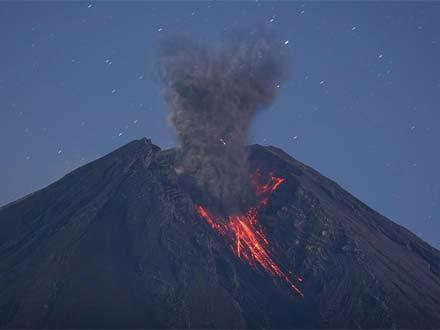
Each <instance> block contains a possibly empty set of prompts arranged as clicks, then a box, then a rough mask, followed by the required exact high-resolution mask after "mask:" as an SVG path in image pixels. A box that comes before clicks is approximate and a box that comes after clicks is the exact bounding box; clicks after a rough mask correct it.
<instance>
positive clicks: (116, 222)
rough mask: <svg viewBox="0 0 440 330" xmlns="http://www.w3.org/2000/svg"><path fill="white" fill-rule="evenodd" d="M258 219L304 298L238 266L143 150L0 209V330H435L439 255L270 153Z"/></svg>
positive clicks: (165, 165) (179, 186)
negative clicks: (270, 185) (273, 179)
mask: <svg viewBox="0 0 440 330" xmlns="http://www.w3.org/2000/svg"><path fill="white" fill-rule="evenodd" d="M249 155H250V165H251V168H253V169H255V168H259V169H260V170H261V171H262V172H269V171H272V172H274V173H276V174H277V175H279V176H281V177H283V178H284V179H285V181H284V182H283V184H281V185H280V186H279V188H278V189H277V190H276V191H275V192H274V193H273V194H272V195H271V196H270V198H269V200H268V203H267V205H266V206H265V207H264V208H263V209H261V210H259V221H260V223H261V226H262V229H263V230H264V233H265V235H266V237H267V239H268V241H269V242H270V246H271V251H272V252H273V255H274V256H276V258H277V260H278V261H279V263H280V264H282V265H284V267H285V269H288V270H289V273H291V274H292V276H298V277H300V278H301V279H302V281H301V282H300V283H298V286H300V289H301V291H302V292H303V293H304V298H301V297H300V296H298V295H296V294H294V293H292V291H291V290H289V288H288V287H287V286H286V285H284V284H283V283H282V282H280V281H276V280H275V279H274V278H273V277H271V276H270V274H268V273H267V272H264V271H262V270H261V269H259V268H258V267H257V268H252V267H249V265H248V264H247V263H245V262H243V260H241V259H239V258H237V256H236V255H235V254H234V253H233V251H231V249H230V247H229V246H228V245H227V244H226V242H225V240H224V239H223V238H222V237H221V236H219V235H218V234H217V233H216V232H215V231H213V230H212V228H211V227H210V226H209V225H208V224H207V223H206V221H204V220H203V219H201V217H200V216H199V215H198V214H197V212H196V211H195V205H196V203H197V201H196V200H195V199H196V198H197V196H195V195H194V193H193V192H192V191H190V189H188V185H187V184H185V183H184V182H182V180H181V179H179V177H178V176H177V175H176V173H175V171H174V166H173V160H174V151H173V150H165V151H161V150H160V149H159V148H158V147H157V146H155V145H153V144H152V143H151V142H150V141H149V140H147V139H141V140H138V141H133V142H131V143H129V144H127V145H126V146H124V147H122V148H120V149H118V150H116V151H114V152H112V153H111V154H109V155H107V156H105V157H103V158H101V159H98V160H96V161H94V162H92V163H90V164H88V165H86V166H83V167H81V168H79V169H77V170H75V171H73V172H71V173H70V174H68V175H66V176H65V177H64V178H62V179H61V180H59V181H57V182H56V183H54V184H52V185H50V186H48V187H47V188H44V189H42V190H40V191H38V192H35V193H33V194H31V195H29V196H27V197H25V198H23V199H21V200H18V201H16V202H14V203H11V204H8V205H6V206H4V207H2V208H0V327H3V328H23V327H32V328H42V327H48V328H152V327H154V328H170V327H174V328H226V327H227V328H232V327H234V328H262V327H264V328H311V327H325V328H329V327H330V328H358V327H361V328H392V327H393V328H440V252H439V251H437V250H436V249H434V248H432V247H431V246H429V245H428V244H426V243H425V242H423V241H422V240H420V239H419V238H418V237H416V236H415V235H413V234H412V233H411V232H409V231H408V230H406V229H404V228H403V227H401V226H399V225H397V224H395V223H393V222H392V221H390V220H388V219H386V218H384V217H383V216H381V215H380V214H378V213H377V212H375V211H374V210H372V209H370V208H369V207H367V206H366V205H365V204H363V203H361V202H360V201H359V200H357V199H356V198H354V197H353V196H351V195H350V194H349V193H347V192H346V191H344V190H343V189H342V188H341V187H339V186H338V185H337V184H335V183H334V182H332V181H330V180H328V179H326V178H325V177H323V176H321V175H320V174H319V173H317V172H316V171H314V170H313V169H311V168H309V167H307V166H305V165H303V164H301V163H300V162H298V161H296V160H294V159H293V158H291V157H290V156H289V155H287V154H286V153H284V152H283V151H282V150H280V149H277V148H274V147H262V146H258V145H254V146H250V147H249Z"/></svg>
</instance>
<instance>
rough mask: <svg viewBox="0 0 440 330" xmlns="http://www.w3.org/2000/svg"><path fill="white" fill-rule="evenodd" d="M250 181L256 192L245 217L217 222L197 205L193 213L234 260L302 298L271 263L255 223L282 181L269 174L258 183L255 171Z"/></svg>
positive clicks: (281, 271)
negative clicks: (222, 241)
mask: <svg viewBox="0 0 440 330" xmlns="http://www.w3.org/2000/svg"><path fill="white" fill-rule="evenodd" d="M251 180H252V182H253V183H254V185H255V188H256V194H257V197H258V204H257V206H254V207H251V208H249V209H248V211H247V212H246V213H245V214H238V215H230V216H228V217H227V218H226V219H220V218H218V217H215V216H213V215H212V214H210V213H209V212H208V211H207V210H206V209H205V208H204V207H203V206H200V205H197V206H196V210H197V213H198V214H199V215H200V216H201V217H202V218H203V219H205V221H206V222H207V223H208V224H209V225H210V226H211V228H212V229H213V230H214V231H215V232H217V233H218V234H219V235H221V236H222V237H223V238H224V239H225V240H226V241H227V243H228V244H229V246H230V247H231V249H232V251H233V252H234V254H235V255H236V256H237V257H239V258H240V259H242V260H244V261H245V262H247V263H248V264H249V265H250V266H251V267H252V268H257V267H261V268H262V269H264V270H265V271H266V272H267V273H269V274H270V275H272V276H273V277H275V278H279V279H281V280H283V281H285V282H286V283H287V284H288V285H289V286H290V288H291V289H292V290H294V291H295V292H296V293H297V294H298V295H300V296H301V297H304V295H303V293H302V292H301V290H300V289H299V288H298V287H297V286H296V285H295V284H294V283H293V281H292V280H291V279H290V278H289V276H287V274H286V272H285V271H283V270H282V268H281V265H279V264H277V263H276V262H275V260H274V259H273V257H272V255H271V252H270V244H269V241H268V240H267V238H266V235H265V234H264V232H263V230H262V228H261V225H260V224H259V222H258V210H259V208H261V207H264V206H265V205H267V202H268V200H269V195H270V194H271V193H272V192H273V191H275V190H276V189H277V188H278V187H279V186H280V185H281V183H283V182H284V179H283V178H279V177H276V176H274V175H273V174H272V173H270V174H269V178H268V180H267V181H266V182H265V183H262V182H261V181H262V175H261V172H260V171H259V170H257V171H256V172H255V173H254V174H253V175H252V176H251ZM298 282H301V281H298Z"/></svg>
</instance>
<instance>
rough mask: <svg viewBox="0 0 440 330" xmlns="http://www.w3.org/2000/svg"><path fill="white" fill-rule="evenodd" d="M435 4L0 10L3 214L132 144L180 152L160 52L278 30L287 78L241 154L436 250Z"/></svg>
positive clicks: (438, 42)
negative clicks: (159, 42)
mask: <svg viewBox="0 0 440 330" xmlns="http://www.w3.org/2000/svg"><path fill="white" fill-rule="evenodd" d="M439 17H440V2H437V1H431V2H421V1H418V2H377V1H375V2H355V1H350V2H349V1H346V2H293V1H292V2H288V1H283V2H261V1H252V2H202V1H197V2H161V3H156V2H103V1H102V2H101V1H99V2H98V1H97V2H59V3H55V2H18V1H17V2H7V1H2V2H0V41H1V44H0V45H1V46H0V47H1V51H0V123H1V124H0V125H1V126H0V150H1V153H0V168H1V171H0V187H1V188H0V205H4V204H6V203H8V202H10V201H13V200H15V199H17V198H19V197H22V196H24V195H26V194H28V193H30V192H32V191H34V190H36V189H39V188H42V187H44V186H46V185H47V184H49V183H51V182H53V181H54V180H57V179H59V178H60V177H61V176H63V175H64V174H66V173H68V172H69V171H71V170H73V169H74V168H76V167H78V166H81V165H83V164H85V163H87V162H89V161H91V160H94V159H96V158H97V157H99V156H102V155H104V154H106V153H108V152H110V151H112V150H113V149H114V148H116V147H118V146H121V145H123V144H125V143H127V142H129V141H131V140H133V139H137V138H140V137H144V136H146V137H150V138H151V139H152V140H153V142H154V143H155V144H157V145H159V146H160V147H162V148H168V147H171V146H174V145H176V143H177V142H176V140H175V137H174V135H173V132H172V130H171V129H170V128H169V127H168V126H167V122H166V113H167V110H166V107H165V105H164V102H163V100H162V98H161V94H160V88H159V85H158V84H157V83H156V82H154V80H153V79H152V61H153V58H152V52H153V47H154V44H155V40H156V39H157V37H158V36H160V34H161V33H164V32H166V31H170V30H173V31H179V30H187V31H193V32H194V33H196V34H198V35H200V36H202V37H203V38H205V39H208V40H210V39H215V38H218V36H219V33H220V32H221V31H222V29H225V28H226V29H227V28H230V27H231V26H234V25H236V24H240V25H247V24H253V23H255V22H258V21H265V20H266V21H268V20H271V19H273V22H272V24H277V25H278V26H279V30H280V33H281V34H282V37H283V39H285V40H288V41H289V47H290V48H291V50H292V53H293V56H292V63H291V78H290V80H289V81H288V82H286V83H284V84H283V86H281V88H280V94H279V96H278V98H277V99H276V101H275V103H274V104H273V106H272V107H270V108H269V109H267V110H266V111H264V112H261V113H260V114H259V115H258V117H257V118H256V120H255V122H254V125H253V127H252V130H251V132H250V136H249V141H250V142H256V143H260V144H264V145H266V144H271V145H275V146H278V147H281V148H283V149H284V150H286V151H287V152H288V153H289V154H291V155H292V156H294V157H295V158H297V159H299V160H301V161H303V162H305V163H306V164H308V165H310V166H312V167H314V168H315V169H317V170H318V171H320V172H321V173H322V174H324V175H326V176H328V177H330V178H331V179H333V180H335V181H336V182H338V183H339V184H341V185H342V186H343V187H344V188H345V189H347V190H348V191H349V192H351V193H352V194H354V195H355V196H356V197H358V198H360V199H361V200H362V201H364V202H366V203H367V204H368V205H370V206H371V207H373V208H375V209H376V210H378V211H379V212H381V213H383V214H384V215H386V216H388V217H389V218H391V219H392V220H394V221H396V222H398V223H399V224H402V225H403V226H405V227H407V228H409V229H410V230H412V231H414V232H415V233H416V234H418V235H419V236H421V237H422V238H423V239H425V240H427V241H428V242H430V243H431V244H432V245H433V246H436V247H437V248H439V247H440V151H439V141H440V127H439V124H440V109H439V106H440V64H439V59H440V19H439Z"/></svg>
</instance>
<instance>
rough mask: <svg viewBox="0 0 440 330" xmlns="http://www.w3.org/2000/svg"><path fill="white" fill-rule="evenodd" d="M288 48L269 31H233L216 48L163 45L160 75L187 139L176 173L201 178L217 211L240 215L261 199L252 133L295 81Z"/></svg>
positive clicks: (177, 41) (178, 37) (185, 42)
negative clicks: (258, 117) (249, 145)
mask: <svg viewBox="0 0 440 330" xmlns="http://www.w3.org/2000/svg"><path fill="white" fill-rule="evenodd" d="M287 51H288V47H287V44H285V43H284V42H283V41H282V40H281V39H280V38H279V37H278V36H277V35H276V33H275V32H274V31H272V30H270V28H269V27H267V26H256V27H252V28H248V29H234V30H231V31H229V32H226V33H224V35H223V36H222V38H221V41H220V42H219V43H218V44H216V45H208V44H207V43H204V42H202V41H201V40H199V39H196V38H194V37H193V36H191V35H187V34H175V35H169V36H167V37H165V38H163V39H162V40H160V41H159V43H158V48H157V57H156V70H157V74H158V77H159V80H160V81H161V82H162V83H163V86H164V96H165V99H166V101H167V102H168V103H169V105H170V106H171V108H172V112H171V115H170V117H169V122H170V123H171V125H172V126H173V127H174V129H175V130H176V132H177V136H178V138H179V139H180V141H181V147H180V148H179V151H178V155H177V168H176V170H177V171H178V173H179V174H186V175H190V176H191V177H193V178H194V179H195V181H196V185H197V187H198V188H199V190H200V191H202V192H204V193H205V194H208V195H209V196H210V198H211V199H212V200H214V201H215V202H214V204H216V205H215V206H216V207H217V209H221V210H227V211H228V212H234V211H238V210H239V209H240V208H242V207H244V205H246V204H248V203H250V202H251V201H252V200H253V199H254V197H255V196H254V195H255V193H254V189H253V187H252V186H251V183H250V180H249V172H248V165H247V155H246V152H245V149H244V145H245V143H246V137H247V131H248V128H249V125H250V123H251V121H252V118H253V117H254V115H255V114H256V112H257V111H259V110H261V109H263V108H265V107H267V106H269V105H270V104H271V102H272V101H273V100H274V98H275V96H276V93H277V90H278V88H279V87H280V85H281V84H282V83H283V81H284V80H285V79H286V78H287V71H288V70H287Z"/></svg>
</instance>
